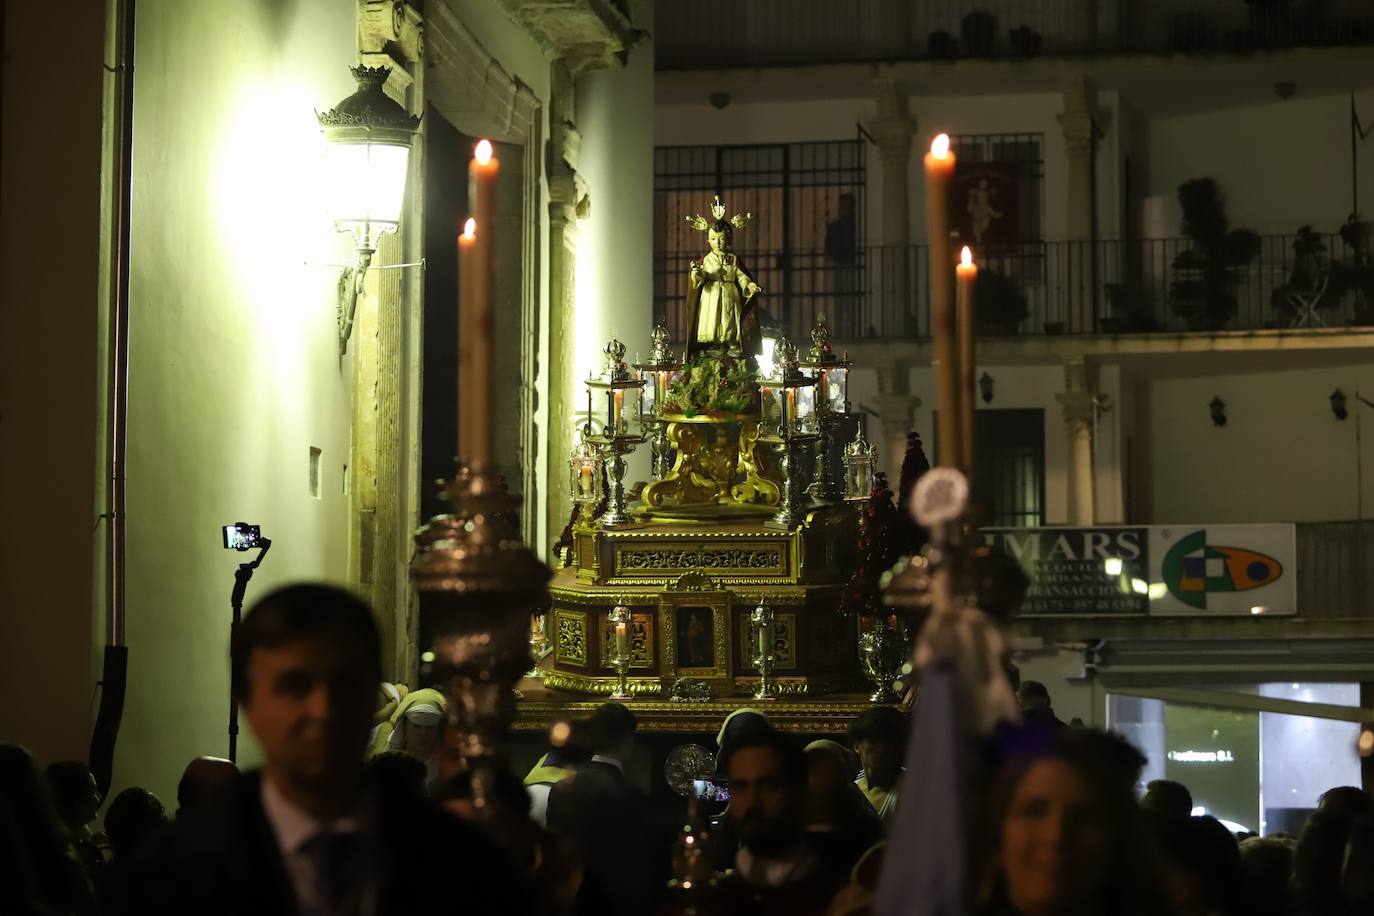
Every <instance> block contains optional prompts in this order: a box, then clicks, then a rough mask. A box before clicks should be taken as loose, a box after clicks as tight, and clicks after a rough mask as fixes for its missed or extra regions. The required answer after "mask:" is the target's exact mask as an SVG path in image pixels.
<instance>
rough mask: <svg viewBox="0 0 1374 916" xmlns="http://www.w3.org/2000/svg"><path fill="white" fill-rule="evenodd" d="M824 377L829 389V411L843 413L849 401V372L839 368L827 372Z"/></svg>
mask: <svg viewBox="0 0 1374 916" xmlns="http://www.w3.org/2000/svg"><path fill="white" fill-rule="evenodd" d="M825 376H826V384H827V385H828V386H829V388H830V392H829V393H830V409H831V410H835V411H843V410H844V408H845V402H846V401H847V400H848V399H849V370H848V369H845V368H843V367H839V368H835V369H831V370H829V371H827V372H826V374H825Z"/></svg>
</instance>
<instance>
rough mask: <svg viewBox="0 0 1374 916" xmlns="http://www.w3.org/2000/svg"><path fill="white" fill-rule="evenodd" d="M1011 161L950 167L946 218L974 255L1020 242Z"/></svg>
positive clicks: (1014, 169) (1016, 170)
mask: <svg viewBox="0 0 1374 916" xmlns="http://www.w3.org/2000/svg"><path fill="white" fill-rule="evenodd" d="M1019 171H1020V166H1019V165H1018V164H1017V163H1015V162H966V161H965V160H963V159H959V160H958V161H957V162H956V163H955V165H954V180H953V181H951V182H950V186H949V187H950V197H951V200H950V215H951V217H952V219H953V223H954V228H955V229H957V230H958V232H959V241H960V242H961V243H962V244H965V245H970V246H972V247H973V249H974V251H975V252H979V253H981V252H982V251H987V250H989V249H992V250H996V249H997V248H1004V247H1012V246H1014V245H1016V244H1018V243H1019V242H1020V241H1021V239H1020V237H1019V233H1018V231H1017V226H1018V225H1019V222H1018V218H1019V216H1020V214H1019V212H1018V206H1017V204H1018V200H1017V175H1018V174H1019Z"/></svg>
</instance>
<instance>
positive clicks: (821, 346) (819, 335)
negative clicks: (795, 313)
mask: <svg viewBox="0 0 1374 916" xmlns="http://www.w3.org/2000/svg"><path fill="white" fill-rule="evenodd" d="M834 359H835V351H834V350H832V349H831V348H830V325H829V324H828V323H827V322H826V320H825V316H824V315H817V316H816V323H815V324H814V325H812V326H811V362H813V363H828V362H833V361H834Z"/></svg>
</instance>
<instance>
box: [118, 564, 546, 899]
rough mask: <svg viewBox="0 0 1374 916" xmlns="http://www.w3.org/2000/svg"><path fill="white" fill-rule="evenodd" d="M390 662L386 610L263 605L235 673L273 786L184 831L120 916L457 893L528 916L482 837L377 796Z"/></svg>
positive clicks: (290, 602)
mask: <svg viewBox="0 0 1374 916" xmlns="http://www.w3.org/2000/svg"><path fill="white" fill-rule="evenodd" d="M380 655H381V640H380V637H379V634H378V632H377V626H376V623H375V622H374V621H373V617H372V612H371V610H370V609H369V608H368V607H367V606H366V605H365V604H363V603H362V602H361V601H359V600H358V599H357V598H355V597H353V596H352V595H351V594H349V593H348V592H345V591H343V590H341V589H337V588H334V587H331V586H325V585H309V584H306V585H294V586H288V587H286V588H281V589H278V590H276V591H274V592H272V593H270V594H268V595H267V596H266V597H264V598H263V599H261V600H260V601H259V602H258V603H257V604H256V605H255V606H254V607H253V608H252V609H251V610H250V611H249V612H248V614H247V615H245V617H244V618H243V622H242V624H241V625H240V626H239V628H238V630H237V631H236V633H235V634H234V637H233V645H232V647H231V650H230V660H231V666H232V667H233V669H234V672H233V673H234V677H233V679H232V682H233V683H234V684H236V685H238V695H237V697H236V699H237V701H238V702H239V704H240V706H241V707H242V710H243V714H244V717H245V719H246V720H247V722H248V725H249V727H250V728H251V729H252V731H253V734H254V735H255V736H256V738H257V741H258V744H259V746H260V747H261V748H262V754H263V767H262V770H261V771H260V772H252V773H248V774H245V775H244V777H243V778H242V779H241V780H239V782H238V784H237V785H236V786H235V787H234V790H233V791H232V792H230V793H229V795H228V796H226V797H225V798H224V799H223V800H222V803H221V804H218V805H216V806H214V809H213V810H208V809H207V810H205V811H198V812H196V815H195V816H194V817H187V818H185V819H178V822H177V824H176V827H175V828H174V829H173V830H172V831H171V833H170V835H169V836H168V839H167V841H166V842H165V843H164V844H162V845H161V846H160V848H158V849H157V850H156V851H155V852H154V853H153V854H151V855H150V856H148V857H147V864H146V866H145V867H144V868H143V869H141V871H140V873H139V874H138V875H137V877H136V880H134V881H133V882H131V887H130V891H129V893H128V894H127V895H126V896H125V899H124V900H122V901H120V905H119V906H118V907H116V908H114V909H113V910H112V912H114V913H115V914H116V916H118V914H119V913H121V912H127V913H130V914H134V913H137V914H140V916H158V914H164V913H165V914H171V913H177V914H182V913H197V914H208V916H219V914H224V916H229V914H241V913H299V914H302V916H334V914H340V916H342V914H353V913H359V912H362V911H364V910H366V911H369V912H376V913H408V914H417V916H423V914H430V913H441V912H442V913H449V912H452V911H453V907H454V891H455V888H456V889H460V893H461V896H462V902H463V907H464V909H465V910H466V911H468V912H474V913H479V912H491V913H495V912H502V913H508V912H514V913H524V912H528V906H527V904H526V902H525V897H524V891H523V888H522V886H521V885H520V884H519V882H518V881H517V880H516V878H515V875H514V872H513V870H512V869H511V868H510V866H509V864H508V863H507V861H506V858H505V857H504V856H503V855H502V854H501V853H500V852H499V850H497V849H496V848H495V846H494V845H493V844H492V843H491V841H490V840H489V839H487V838H486V837H485V836H484V835H483V834H482V833H481V832H480V831H477V830H475V829H474V828H472V827H470V826H468V825H465V824H463V823H462V822H461V821H459V820H458V819H456V818H453V817H451V816H449V815H447V814H446V813H444V812H443V811H441V810H439V809H437V808H435V807H433V806H431V805H429V804H427V803H425V802H422V801H418V800H416V799H414V798H411V797H409V796H407V795H391V794H389V793H388V792H387V791H386V787H385V786H382V785H376V784H371V783H369V782H368V781H367V779H366V768H365V762H364V751H365V749H366V743H367V737H368V732H369V731H370V729H371V720H372V713H373V701H374V696H375V692H376V689H377V684H378V682H379V681H380V680H381V677H380V675H381V661H380ZM417 876H423V877H422V878H420V879H417ZM440 876H442V880H439V878H440Z"/></svg>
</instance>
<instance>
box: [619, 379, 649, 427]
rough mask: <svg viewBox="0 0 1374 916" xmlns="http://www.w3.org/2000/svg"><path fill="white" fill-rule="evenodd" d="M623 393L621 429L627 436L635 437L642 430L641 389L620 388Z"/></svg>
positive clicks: (642, 390)
mask: <svg viewBox="0 0 1374 916" xmlns="http://www.w3.org/2000/svg"><path fill="white" fill-rule="evenodd" d="M621 391H622V392H624V395H625V399H624V413H623V414H622V415H621V427H622V429H623V430H624V432H625V435H628V436H637V435H639V433H640V431H641V430H642V429H643V428H644V410H643V407H644V405H643V399H644V389H643V388H638V387H635V388H622V389H621Z"/></svg>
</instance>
